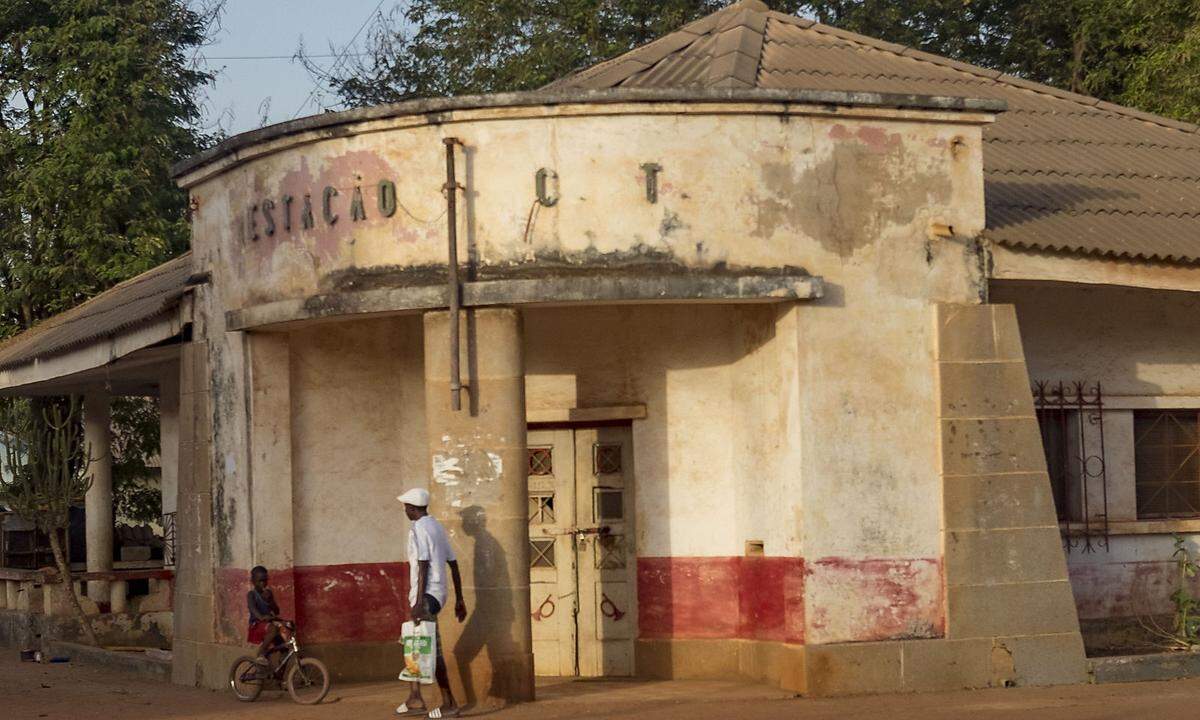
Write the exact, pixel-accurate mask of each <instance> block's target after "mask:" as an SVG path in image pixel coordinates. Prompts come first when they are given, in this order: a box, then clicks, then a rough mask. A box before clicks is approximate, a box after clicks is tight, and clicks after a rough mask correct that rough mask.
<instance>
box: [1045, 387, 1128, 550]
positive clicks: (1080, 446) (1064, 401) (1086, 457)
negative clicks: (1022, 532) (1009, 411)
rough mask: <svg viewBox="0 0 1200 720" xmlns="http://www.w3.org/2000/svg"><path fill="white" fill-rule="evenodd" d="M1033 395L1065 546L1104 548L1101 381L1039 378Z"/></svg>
mask: <svg viewBox="0 0 1200 720" xmlns="http://www.w3.org/2000/svg"><path fill="white" fill-rule="evenodd" d="M1033 401H1034V409H1035V411H1036V413H1037V419H1038V427H1039V428H1040V430H1041V435H1042V449H1043V450H1044V452H1045V453H1046V470H1047V471H1048V472H1049V474H1050V488H1051V491H1052V493H1053V496H1054V508H1055V512H1056V513H1057V514H1058V520H1059V524H1060V527H1061V528H1062V532H1063V543H1064V545H1065V547H1066V548H1067V549H1068V550H1070V549H1072V548H1078V547H1082V549H1083V551H1084V552H1093V551H1095V550H1096V549H1097V548H1104V549H1105V550H1107V549H1108V533H1109V528H1108V481H1107V477H1106V472H1105V460H1104V458H1105V455H1104V396H1103V392H1102V390H1101V388H1100V383H1096V384H1095V385H1087V384H1085V383H1082V382H1074V383H1063V382H1059V383H1057V384H1053V385H1052V384H1050V383H1048V382H1045V381H1038V382H1036V383H1034V386H1033Z"/></svg>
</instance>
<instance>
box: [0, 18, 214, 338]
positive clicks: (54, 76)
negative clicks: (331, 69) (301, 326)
mask: <svg viewBox="0 0 1200 720" xmlns="http://www.w3.org/2000/svg"><path fill="white" fill-rule="evenodd" d="M218 9H219V8H213V7H210V8H208V9H207V10H204V9H202V10H194V9H191V8H190V7H189V4H188V3H187V2H186V1H185V0H8V1H7V2H5V3H2V4H0V336H2V335H12V334H15V333H17V332H19V331H22V330H26V329H28V328H30V327H32V326H33V325H34V324H36V323H37V322H38V321H39V320H42V319H45V318H46V317H49V316H50V315H53V314H54V313H57V312H60V311H62V310H65V309H67V308H69V307H72V306H74V305H76V304H77V303H79V302H80V301H82V300H84V299H86V298H88V297H91V296H92V295H94V294H96V293H97V292H99V291H101V290H104V289H107V288H108V287H111V286H112V285H113V284H115V283H117V282H120V281H121V280H125V279H127V278H129V277H132V276H133V275H136V274H137V273H139V272H142V271H144V270H147V269H149V268H150V267H153V266H154V265H156V264H158V263H160V262H162V261H163V260H165V259H167V258H169V257H171V256H173V255H176V254H178V253H179V252H181V251H182V250H184V249H185V248H186V247H187V238H188V226H187V219H186V194H185V193H183V192H182V191H180V190H179V189H177V188H176V187H175V185H174V183H172V182H171V179H170V177H169V175H168V173H169V169H170V166H171V164H172V163H173V162H175V161H177V160H179V159H181V158H183V157H186V156H188V155H190V154H192V153H194V152H196V151H197V150H199V149H200V148H201V147H202V146H203V145H204V144H205V141H206V139H205V137H204V136H203V134H202V133H201V132H199V131H198V130H197V125H198V121H199V117H200V114H199V108H198V106H197V103H196V92H197V90H198V89H199V88H200V87H202V86H203V85H204V84H205V83H207V82H208V81H209V80H210V79H211V78H210V76H209V75H208V74H206V73H204V72H201V71H199V70H197V69H196V68H195V67H194V65H193V62H192V51H193V49H194V48H197V47H198V46H199V45H200V44H201V43H203V42H204V40H205V33H206V31H207V28H208V27H209V26H210V23H212V22H213V20H214V17H215V15H214V13H216V12H217V10H218Z"/></svg>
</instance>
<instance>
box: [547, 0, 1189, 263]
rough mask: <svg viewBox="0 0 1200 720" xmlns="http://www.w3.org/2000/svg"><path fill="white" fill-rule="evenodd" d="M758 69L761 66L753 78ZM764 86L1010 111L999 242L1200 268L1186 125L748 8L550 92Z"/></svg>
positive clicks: (998, 194) (994, 196) (992, 132)
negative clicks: (943, 99) (973, 100)
mask: <svg viewBox="0 0 1200 720" xmlns="http://www.w3.org/2000/svg"><path fill="white" fill-rule="evenodd" d="M751 61H752V62H753V66H751V64H750V63H751ZM614 87H654V88H663V87H758V88H775V89H787V90H844V91H868V92H881V93H907V94H923V95H937V96H946V95H957V96H968V97H978V98H987V99H999V100H1004V101H1005V102H1006V103H1007V104H1008V108H1009V109H1008V111H1007V112H1005V113H1003V114H1001V115H1000V116H999V118H998V119H997V121H996V122H995V123H993V124H992V125H989V126H987V127H985V128H984V140H985V143H984V151H983V159H984V172H985V175H984V181H985V187H986V196H987V212H988V223H987V227H988V229H987V235H988V237H989V238H990V239H992V240H994V241H996V242H999V243H1002V244H1005V245H1009V246H1014V247H1026V248H1036V249H1054V250H1065V251H1072V252H1081V253H1089V254H1102V255H1112V256H1126V257H1137V258H1144V259H1154V260H1167V261H1176V262H1200V202H1198V201H1200V189H1198V188H1196V187H1194V183H1195V180H1196V179H1197V177H1200V134H1198V133H1197V130H1198V128H1197V127H1196V126H1194V125H1190V124H1187V123H1182V122H1178V121H1175V120H1170V119H1167V118H1163V117H1158V116H1155V115H1151V114H1149V113H1144V112H1141V111H1138V110H1133V109H1131V108H1124V107H1121V106H1119V105H1114V104H1112V103H1107V102H1102V101H1100V100H1097V99H1096V98H1092V97H1086V96H1083V95H1077V94H1074V93H1069V92H1066V91H1063V90H1059V89H1057V88H1052V87H1049V86H1047V85H1040V84H1038V83H1034V82H1030V81H1028V80H1024V79H1021V78H1016V77H1012V76H1009V75H1004V74H1002V73H999V72H997V71H995V70H988V69H986V68H981V67H977V66H974V65H968V64H966V63H962V62H958V61H955V60H951V59H949V58H943V57H939V56H937V55H931V54H929V53H925V52H921V51H918V50H914V49H912V48H907V47H904V46H902V45H896V44H894V43H888V42H884V41H881V40H875V39H872V38H868V37H865V36H862V35H857V34H855V33H850V32H847V31H845V30H840V29H838V28H833V27H829V26H827V25H821V24H819V23H815V22H813V21H811V20H806V19H803V18H797V17H793V16H790V15H785V14H782V13H778V12H773V11H770V10H769V9H768V8H767V6H766V5H764V4H763V3H761V2H758V0H742V1H741V2H737V3H734V4H732V5H730V6H729V7H727V8H725V9H724V10H721V11H719V12H717V13H714V14H712V15H709V16H708V17H705V18H702V19H700V20H697V21H696V22H693V23H691V24H689V25H686V26H684V27H683V28H682V29H680V30H679V31H677V32H674V33H671V34H669V35H667V36H665V37H663V38H660V39H658V40H655V41H654V42H652V43H650V44H648V45H645V46H643V47H640V48H637V49H635V50H632V51H631V52H628V53H626V54H624V55H621V56H619V57H617V58H614V59H612V60H609V61H607V62H603V63H600V64H599V65H596V66H595V67H592V68H588V69H586V70H583V71H580V72H578V73H575V74H573V75H569V76H567V77H565V78H563V79H561V80H558V81H556V82H554V83H551V84H550V85H548V86H547V89H553V90H569V89H587V90H599V89H607V88H614Z"/></svg>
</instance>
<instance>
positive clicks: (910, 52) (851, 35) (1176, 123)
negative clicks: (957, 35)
mask: <svg viewBox="0 0 1200 720" xmlns="http://www.w3.org/2000/svg"><path fill="white" fill-rule="evenodd" d="M767 15H768V16H769V17H770V18H772V19H774V20H779V21H782V22H786V23H788V24H791V25H795V26H797V27H800V28H802V29H805V30H812V31H814V32H818V33H823V34H825V35H831V36H833V37H836V38H841V39H843V40H849V41H851V42H856V43H859V44H861V45H866V46H867V47H871V48H874V49H876V50H882V51H885V52H890V53H893V54H895V55H899V56H901V57H907V58H912V59H913V60H917V61H919V62H927V63H930V64H931V65H937V66H939V67H945V68H950V69H952V70H958V71H959V72H964V73H968V74H971V75H977V76H979V77H983V78H986V79H988V80H995V81H997V82H1001V83H1004V84H1005V85H1009V86H1012V87H1015V88H1018V89H1021V90H1025V91H1028V92H1032V93H1036V94H1039V95H1049V96H1050V97H1054V98H1058V99H1059V100H1066V101H1069V102H1074V103H1078V104H1080V105H1083V106H1084V107H1100V108H1102V109H1104V110H1107V111H1109V112H1112V113H1115V114H1118V115H1126V116H1129V117H1132V118H1134V119H1137V120H1141V121H1143V122H1148V123H1151V124H1154V125H1160V126H1162V127H1165V128H1169V129H1171V130H1178V131H1180V132H1186V133H1193V134H1194V133H1200V125H1197V124H1195V123H1188V122H1183V121H1181V120H1172V119H1171V118H1167V117H1163V116H1161V115H1155V114H1154V113H1148V112H1145V111H1143V110H1137V109H1135V108H1130V107H1125V106H1124V105H1118V104H1116V103H1111V102H1108V101H1106V100H1101V99H1100V98H1097V97H1092V96H1090V95H1081V94H1079V93H1073V92H1070V91H1067V90H1062V89H1059V88H1056V87H1054V86H1053V85H1046V84H1044V83H1039V82H1034V81H1032V80H1026V79H1025V78H1020V77H1017V76H1015V75H1008V74H1006V73H1003V72H1001V71H999V70H991V69H988V68H985V67H982V66H979V65H973V64H971V63H966V62H962V61H961V60H954V59H951V58H947V57H942V56H941V55H934V54H933V53H927V52H925V51H924V50H918V49H916V48H913V47H909V46H907V45H900V44H898V43H893V42H888V41H886V40H879V39H877V38H873V37H870V36H868V35H862V34H859V33H856V32H851V31H849V30H843V29H841V28H837V27H834V26H832V25H825V24H823V23H819V22H816V21H814V20H807V19H805V18H800V17H796V16H795V15H788V14H787V13H782V12H779V11H777V10H771V11H769V12H768V13H767Z"/></svg>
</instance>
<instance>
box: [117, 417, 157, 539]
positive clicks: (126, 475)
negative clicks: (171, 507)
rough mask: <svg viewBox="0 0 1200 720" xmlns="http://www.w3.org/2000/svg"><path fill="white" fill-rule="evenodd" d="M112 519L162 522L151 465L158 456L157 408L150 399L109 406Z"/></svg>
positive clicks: (155, 471) (153, 468)
mask: <svg viewBox="0 0 1200 720" xmlns="http://www.w3.org/2000/svg"><path fill="white" fill-rule="evenodd" d="M112 423H113V428H114V430H113V436H112V442H113V447H112V481H113V504H114V505H115V507H114V510H113V515H114V517H117V518H121V519H124V520H128V521H130V522H134V523H150V522H156V521H158V520H160V519H161V513H162V490H161V488H160V487H159V486H158V484H156V483H155V482H154V481H155V479H156V478H160V477H161V471H160V469H159V468H156V467H154V466H153V465H152V462H153V461H154V460H155V459H156V458H158V454H159V446H160V443H159V423H158V405H157V403H155V401H154V399H153V398H141V397H124V398H116V399H114V400H113V403H112Z"/></svg>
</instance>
